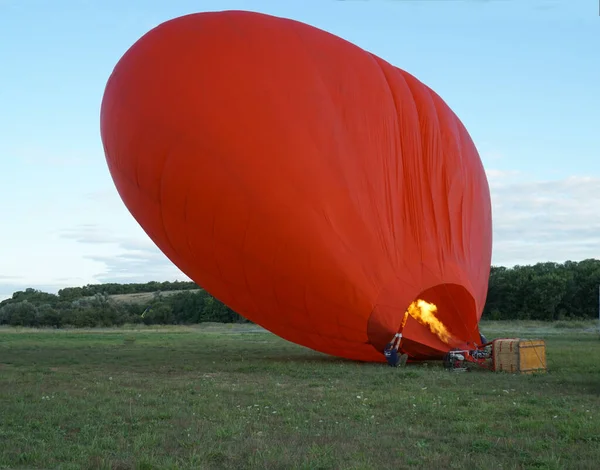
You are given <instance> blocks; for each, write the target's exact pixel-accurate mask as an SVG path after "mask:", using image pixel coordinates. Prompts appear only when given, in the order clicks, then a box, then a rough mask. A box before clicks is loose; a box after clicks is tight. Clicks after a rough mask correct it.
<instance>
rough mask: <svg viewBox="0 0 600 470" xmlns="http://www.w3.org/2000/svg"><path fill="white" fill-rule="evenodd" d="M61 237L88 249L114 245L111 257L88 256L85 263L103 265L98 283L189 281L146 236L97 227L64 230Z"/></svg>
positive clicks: (94, 254)
mask: <svg viewBox="0 0 600 470" xmlns="http://www.w3.org/2000/svg"><path fill="white" fill-rule="evenodd" d="M61 237H63V238H66V239H71V240H74V241H77V242H78V243H81V244H88V245H111V248H112V249H111V254H98V253H97V252H96V253H93V254H88V255H85V258H86V259H89V260H91V261H95V262H98V263H101V264H102V265H104V267H105V270H104V271H103V272H100V273H98V274H96V275H95V278H96V279H97V281H98V282H101V283H104V282H149V281H161V280H189V278H188V277H187V276H186V275H185V274H183V273H182V272H181V271H180V270H179V269H178V268H177V267H176V266H175V265H174V264H173V263H172V262H171V261H170V260H169V259H168V258H167V257H166V256H165V255H164V254H163V253H162V252H161V251H160V250H159V249H158V247H156V245H154V243H153V242H152V241H151V240H150V239H149V238H147V236H146V235H145V234H143V235H140V236H138V237H135V236H128V237H125V236H120V235H115V234H114V233H111V232H109V231H108V230H107V229H105V228H102V227H100V226H98V225H95V224H82V225H79V226H77V227H74V228H71V229H67V230H63V231H62V232H61Z"/></svg>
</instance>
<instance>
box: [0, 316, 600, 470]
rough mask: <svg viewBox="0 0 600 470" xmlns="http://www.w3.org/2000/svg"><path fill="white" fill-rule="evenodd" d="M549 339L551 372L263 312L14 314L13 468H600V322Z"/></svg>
mask: <svg viewBox="0 0 600 470" xmlns="http://www.w3.org/2000/svg"><path fill="white" fill-rule="evenodd" d="M482 331H483V332H484V334H486V336H487V337H488V339H491V338H497V337H521V338H543V339H545V340H546V344H547V358H548V372H547V373H546V374H540V375H515V374H507V373H494V372H490V371H486V370H481V369H473V370H471V371H469V372H462V373H459V372H450V371H447V370H445V369H444V368H443V366H442V364H441V363H438V362H431V363H415V364H408V365H407V367H404V368H391V367H388V366H387V365H385V364H363V363H356V362H352V361H345V360H340V359H336V358H333V357H329V356H325V355H322V354H319V353H316V352H313V351H310V350H307V349H305V348H302V347H299V346H296V345H293V344H290V343H287V342H286V341H284V340H282V339H280V338H277V337H275V336H273V335H271V334H269V333H267V332H264V331H263V330H261V329H260V328H257V327H256V326H253V325H249V324H245V325H216V324H201V325H197V326H193V327H179V326H170V327H158V326H156V327H154V326H153V327H144V326H143V325H142V326H136V327H129V328H128V327H121V328H114V329H110V328H106V329H88V330H82V329H78V330H75V329H73V330H52V329H48V330H44V329H39V330H35V329H29V328H2V329H0V468H60V469H81V468H86V469H140V470H141V469H176V468H200V469H204V468H206V469H213V468H214V469H220V468H226V469H236V468H244V469H246V468H248V469H253V468H266V469H382V468H391V467H393V468H400V469H403V468H424V469H433V468H440V469H442V468H443V469H451V468H459V469H464V468H482V469H483V468H485V469H491V468H502V469H512V468H514V469H521V468H523V469H525V468H537V469H542V468H544V469H568V468H577V469H588V468H589V469H596V468H598V462H600V336H599V334H598V331H597V330H596V329H595V323H593V322H587V323H586V322H577V323H573V322H555V323H533V322H484V323H483V324H482Z"/></svg>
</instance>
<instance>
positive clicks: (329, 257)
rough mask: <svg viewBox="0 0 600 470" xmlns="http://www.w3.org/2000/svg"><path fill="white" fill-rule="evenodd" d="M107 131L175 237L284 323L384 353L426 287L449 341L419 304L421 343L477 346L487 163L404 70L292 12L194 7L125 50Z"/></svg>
mask: <svg viewBox="0 0 600 470" xmlns="http://www.w3.org/2000/svg"><path fill="white" fill-rule="evenodd" d="M101 136H102V141H103V145H104V150H105V155H106V160H107V163H108V167H109V170H110V173H111V175H112V178H113V180H114V183H115V185H116V188H117V190H118V192H119V194H120V196H121V198H122V200H123V202H124V204H125V205H126V207H127V208H128V210H129V211H130V212H131V214H132V215H133V217H134V218H135V219H136V220H137V222H138V223H139V224H140V225H141V227H142V228H143V229H144V230H145V232H146V233H147V234H148V236H149V237H150V238H151V239H152V240H153V241H154V242H155V243H156V245H157V246H158V247H159V248H160V250H162V251H163V252H164V253H165V255H166V256H167V257H168V258H169V259H170V260H171V261H172V262H173V263H174V264H175V265H177V266H178V267H179V268H180V269H181V270H182V271H183V272H184V273H186V274H187V275H188V276H189V277H190V278H191V279H193V280H194V281H195V282H196V283H198V284H199V285H200V286H202V287H203V288H205V289H206V290H207V291H208V292H209V293H210V294H212V295H213V296H214V297H216V298H217V299H219V300H221V301H222V302H223V303H225V304H227V305H228V306H229V307H230V308H232V309H233V310H235V311H236V312H238V313H239V314H240V315H242V316H244V317H246V318H248V319H249V320H251V321H253V322H255V323H257V324H259V325H262V326H264V327H265V328H267V329H268V330H270V331H272V332H273V333H275V334H276V335H279V336H280V337H282V338H285V339H287V340H289V341H291V342H294V343H297V344H300V345H304V346H306V347H309V348H312V349H315V350H317V351H321V352H323V353H327V354H331V355H335V356H339V357H345V358H349V359H355V360H361V361H382V360H384V356H383V354H382V350H383V349H384V347H385V345H386V343H388V342H389V341H390V340H392V338H393V337H394V334H395V333H396V332H397V331H398V330H399V328H400V327H401V323H402V319H403V318H404V313H405V311H406V310H407V308H408V306H409V305H410V304H411V302H413V301H414V300H416V299H423V300H426V301H427V302H431V303H434V304H435V305H436V306H437V313H436V315H437V318H438V319H439V320H440V321H441V322H442V323H443V324H444V325H445V326H446V328H447V329H448V330H449V331H450V333H451V334H452V336H453V337H454V340H453V341H454V342H453V343H452V344H447V342H444V341H442V340H441V339H440V338H439V337H438V336H436V335H435V334H433V333H432V332H431V331H430V329H429V328H427V327H426V326H423V325H422V324H421V323H419V322H418V321H416V320H415V319H414V318H412V317H409V318H408V321H407V322H406V325H405V327H404V329H403V336H404V338H403V343H402V348H403V350H405V351H406V352H407V353H408V354H409V355H410V356H412V357H413V358H417V359H418V358H433V357H440V356H441V355H443V354H444V353H445V352H447V351H448V350H450V348H451V347H454V346H458V347H465V346H467V345H468V344H472V343H478V342H479V329H478V323H479V319H480V317H481V313H482V309H483V307H484V303H485V299H486V294H487V286H488V277H489V271H490V263H491V245H492V219H491V205H490V194H489V187H488V183H487V179H486V175H485V172H484V169H483V166H482V163H481V161H480V158H479V155H478V153H477V150H476V148H475V146H474V144H473V141H472V140H471V138H470V136H469V134H468V133H467V130H466V129H465V127H464V126H463V124H462V123H461V121H460V120H459V119H458V117H457V116H456V115H455V114H454V112H453V111H452V110H451V109H450V108H449V107H448V106H447V104H446V103H445V102H444V101H443V100H442V99H441V98H440V97H439V96H438V95H437V94H436V93H435V92H433V91H432V90H431V89H430V88H428V87H427V86H426V85H424V84H423V83H421V82H420V81H419V80H417V79H416V78H415V77H413V76H412V75H410V74H409V73H407V72H405V71H403V70H401V69H399V68H397V67H394V66H392V65H390V64H389V63H388V62H386V61H384V60H382V59H381V58H379V57H377V56H375V55H373V54H371V53H369V52H367V51H365V50H363V49H361V48H359V47H357V46H356V45H353V44H351V43H349V42H348V41H346V40H344V39H341V38H339V37H337V36H335V35H332V34H330V33H328V32H325V31H322V30H320V29H317V28H315V27H312V26H309V25H306V24H303V23H300V22H297V21H293V20H290V19H284V18H278V17H274V16H270V15H265V14H260V13H253V12H244V11H224V12H210V13H197V14H191V15H187V16H183V17H180V18H176V19H173V20H169V21H167V22H165V23H163V24H161V25H159V26H158V27H156V28H154V29H152V30H151V31H149V32H148V33H147V34H145V35H144V36H143V37H141V38H140V39H139V40H138V41H137V42H136V43H135V44H134V45H133V46H132V47H131V48H130V49H129V50H128V51H127V52H126V53H125V54H124V56H123V57H122V58H121V60H120V61H119V62H118V63H117V65H116V67H115V69H114V71H113V73H112V75H111V76H110V78H109V80H108V83H107V86H106V90H105V94H104V97H103V101H102V109H101Z"/></svg>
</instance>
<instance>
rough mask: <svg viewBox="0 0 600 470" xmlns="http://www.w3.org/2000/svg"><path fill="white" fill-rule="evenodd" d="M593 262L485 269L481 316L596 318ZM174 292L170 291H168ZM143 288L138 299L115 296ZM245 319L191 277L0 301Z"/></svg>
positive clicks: (93, 318) (8, 319)
mask: <svg viewBox="0 0 600 470" xmlns="http://www.w3.org/2000/svg"><path fill="white" fill-rule="evenodd" d="M599 285H600V260H596V259H588V260H584V261H581V262H574V261H567V262H565V263H562V264H559V263H538V264H535V265H531V266H515V267H512V268H505V267H496V266H494V267H492V268H491V272H490V280H489V290H488V296H487V302H486V305H485V308H484V312H483V318H484V319H489V320H544V321H553V320H568V319H592V318H598V301H599V299H598V295H599V293H598V286H599ZM172 291H176V292H172ZM134 293H135V294H139V293H151V295H150V296H149V299H148V300H147V301H145V302H144V303H139V302H134V301H129V302H128V301H123V300H121V301H119V300H116V299H114V298H113V297H111V296H113V295H117V294H134ZM202 322H220V323H236V322H240V323H243V322H247V320H246V319H244V318H243V317H241V316H240V315H238V314H237V313H236V312H234V311H233V310H231V309H230V308H229V307H227V306H226V305H224V304H223V303H222V302H220V301H219V300H217V299H215V298H214V297H212V296H211V295H210V294H209V293H207V292H206V291H204V290H203V289H201V288H200V287H199V286H198V285H196V284H195V283H193V282H149V283H145V284H95V285H88V286H84V287H70V288H66V289H61V290H60V291H58V293H57V294H51V293H47V292H42V291H39V290H36V289H32V288H29V289H26V290H24V291H18V292H15V293H14V294H13V295H12V297H11V298H10V299H7V300H4V301H3V302H0V325H13V326H31V327H54V328H65V327H108V326H119V325H123V324H136V323H144V324H147V325H151V324H195V323H202Z"/></svg>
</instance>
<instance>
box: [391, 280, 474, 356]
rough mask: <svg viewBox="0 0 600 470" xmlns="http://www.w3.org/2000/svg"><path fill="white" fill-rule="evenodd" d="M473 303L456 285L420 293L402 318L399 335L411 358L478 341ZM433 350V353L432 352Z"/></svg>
mask: <svg viewBox="0 0 600 470" xmlns="http://www.w3.org/2000/svg"><path fill="white" fill-rule="evenodd" d="M476 310H477V307H476V303H475V299H474V297H473V295H472V294H471V293H470V292H469V291H468V290H467V289H466V288H465V287H464V286H461V285H459V284H453V283H442V284H438V285H435V286H433V287H430V288H428V289H426V290H424V291H423V292H421V293H419V295H417V296H416V297H415V298H414V300H413V301H412V302H411V303H410V304H409V306H408V307H407V308H406V310H405V312H404V313H403V315H402V317H401V323H400V326H399V329H398V333H401V334H402V336H403V342H404V343H406V344H405V346H406V350H407V352H408V353H409V354H410V352H411V350H412V354H411V355H414V356H420V355H438V354H439V352H440V351H442V352H443V351H449V350H451V349H453V348H463V347H468V346H471V345H472V343H474V342H475V341H478V338H479V332H478V326H477V314H476ZM434 351H435V352H434Z"/></svg>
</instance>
